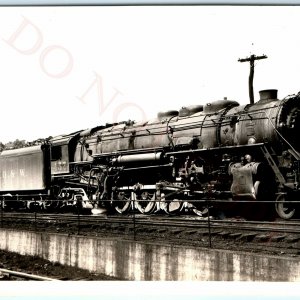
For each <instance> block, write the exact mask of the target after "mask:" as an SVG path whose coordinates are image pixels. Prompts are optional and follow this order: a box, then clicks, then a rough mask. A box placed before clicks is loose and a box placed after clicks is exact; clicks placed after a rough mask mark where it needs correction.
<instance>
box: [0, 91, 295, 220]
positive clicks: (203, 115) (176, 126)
mask: <svg viewBox="0 0 300 300" xmlns="http://www.w3.org/2000/svg"><path fill="white" fill-rule="evenodd" d="M299 129H300V95H299V94H298V95H293V96H288V97H286V98H285V99H283V100H278V99H277V90H265V91H261V92H260V100H259V101H258V102H256V103H254V104H248V105H243V106H241V105H239V103H237V102H236V101H231V100H219V101H215V102H212V103H207V104H206V105H205V106H202V105H194V106H189V107H183V108H182V109H181V110H179V111H167V112H160V113H159V114H158V116H157V118H156V119H154V120H149V121H143V122H139V123H135V122H132V121H128V122H121V123H117V124H107V125H106V126H99V127H95V128H92V129H88V130H83V131H78V132H75V133H72V134H68V135H61V136H57V137H55V138H53V139H51V140H50V141H47V142H46V141H45V142H44V143H43V144H41V145H36V146H31V147H26V148H21V149H13V150H5V151H3V152H2V153H1V155H0V192H1V207H2V208H3V209H20V208H26V209H36V208H39V209H45V210H53V211H56V210H61V211H68V210H74V209H75V210H78V209H80V210H86V211H88V212H91V211H92V212H94V213H97V212H103V211H104V209H105V210H114V211H115V212H117V213H121V214H125V213H128V212H129V211H131V210H136V211H138V212H140V213H142V214H152V213H156V212H161V211H163V212H166V213H168V214H176V213H182V212H186V211H189V212H194V213H196V214H198V215H201V216H206V215H207V213H208V210H207V207H212V211H214V212H215V213H217V214H218V212H219V211H220V210H222V211H224V210H225V213H226V214H227V215H228V214H231V215H243V216H247V217H251V218H266V217H267V216H268V215H271V214H272V213H273V212H274V211H276V212H277V214H278V215H279V216H280V217H281V218H284V219H289V218H292V217H293V216H294V214H295V212H296V206H297V202H298V198H299V174H300V168H299V162H300V154H299V149H300V140H299V139H298V138H297V133H298V132H299Z"/></svg>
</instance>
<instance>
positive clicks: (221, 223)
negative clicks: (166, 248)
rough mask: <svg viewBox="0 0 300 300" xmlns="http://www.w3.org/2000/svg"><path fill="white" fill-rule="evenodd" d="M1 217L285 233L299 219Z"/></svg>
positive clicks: (298, 225) (293, 230) (298, 230)
mask: <svg viewBox="0 0 300 300" xmlns="http://www.w3.org/2000/svg"><path fill="white" fill-rule="evenodd" d="M1 221H15V222H22V221H30V222H42V223H44V224H57V225H64V224H66V225H68V224H69V225H70V224H73V225H76V224H78V225H79V226H84V225H99V224H115V225H135V226H139V225H150V226H158V227H159V226H161V227H176V228H185V229H205V228H208V227H210V228H211V229H226V230H231V229H233V230H235V229H239V230H244V231H247V230H249V231H251V230H252V231H253V230H255V231H260V232H270V231H272V232H278V233H288V234H300V220H287V221H285V220H275V221H273V222H270V221H248V220H243V219H242V220H241V219H225V220H214V219H208V218H202V217H195V216H180V217H170V216H169V217H166V216H151V217H150V216H145V215H127V216H116V215H111V216H109V215H108V216H106V215H74V214H34V213H5V214H3V216H2V220H1Z"/></svg>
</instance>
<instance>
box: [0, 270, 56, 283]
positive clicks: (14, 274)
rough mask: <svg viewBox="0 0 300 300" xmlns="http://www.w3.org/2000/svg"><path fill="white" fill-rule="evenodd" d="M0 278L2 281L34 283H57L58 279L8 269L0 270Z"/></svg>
mask: <svg viewBox="0 0 300 300" xmlns="http://www.w3.org/2000/svg"><path fill="white" fill-rule="evenodd" d="M0 278H1V279H2V280H17V279H23V280H34V281H59V279H54V278H50V277H45V276H39V275H33V274H28V273H24V272H19V271H13V270H8V269H2V268H1V269H0Z"/></svg>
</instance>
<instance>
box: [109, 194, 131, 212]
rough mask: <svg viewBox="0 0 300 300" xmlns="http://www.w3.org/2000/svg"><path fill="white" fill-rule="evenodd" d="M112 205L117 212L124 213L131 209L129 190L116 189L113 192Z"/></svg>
mask: <svg viewBox="0 0 300 300" xmlns="http://www.w3.org/2000/svg"><path fill="white" fill-rule="evenodd" d="M112 205H113V207H114V209H115V210H116V211H117V212H118V213H119V214H125V213H127V212H128V211H129V210H130V209H131V192H129V191H126V192H124V191H116V192H114V193H113V200H112Z"/></svg>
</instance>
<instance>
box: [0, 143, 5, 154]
mask: <svg viewBox="0 0 300 300" xmlns="http://www.w3.org/2000/svg"><path fill="white" fill-rule="evenodd" d="M4 149H5V145H4V144H3V143H2V142H0V152H2V151H3V150H4Z"/></svg>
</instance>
